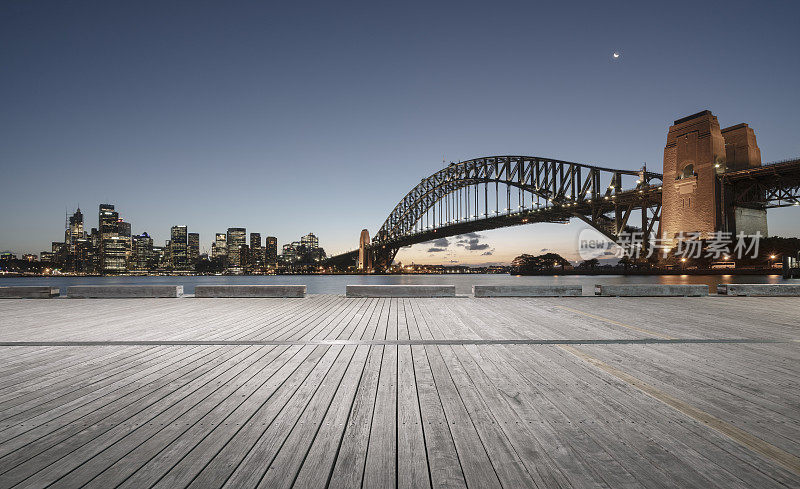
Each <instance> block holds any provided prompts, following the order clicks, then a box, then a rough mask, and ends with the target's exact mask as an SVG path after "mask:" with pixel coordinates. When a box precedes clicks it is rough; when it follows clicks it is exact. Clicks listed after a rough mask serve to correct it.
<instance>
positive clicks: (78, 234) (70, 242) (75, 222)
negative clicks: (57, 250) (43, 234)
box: [64, 207, 85, 251]
mask: <svg viewBox="0 0 800 489" xmlns="http://www.w3.org/2000/svg"><path fill="white" fill-rule="evenodd" d="M84 237H85V234H84V232H83V213H82V212H81V208H80V207H78V210H76V211H75V213H74V214H72V215H71V216H70V217H69V225H68V226H67V230H66V233H65V236H64V243H66V244H67V246H69V247H70V251H74V249H75V248H74V247H75V242H76V241H77V240H79V239H82V238H84Z"/></svg>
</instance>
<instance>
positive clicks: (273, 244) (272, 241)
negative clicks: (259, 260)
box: [264, 236, 278, 265]
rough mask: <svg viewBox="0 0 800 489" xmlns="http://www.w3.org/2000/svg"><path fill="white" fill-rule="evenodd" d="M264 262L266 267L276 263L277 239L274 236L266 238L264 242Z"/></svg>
mask: <svg viewBox="0 0 800 489" xmlns="http://www.w3.org/2000/svg"><path fill="white" fill-rule="evenodd" d="M264 261H265V262H266V263H267V265H274V264H276V263H277V262H278V238H276V237H275V236H267V238H266V239H265V240H264Z"/></svg>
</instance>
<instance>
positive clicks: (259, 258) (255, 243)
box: [249, 233, 264, 269]
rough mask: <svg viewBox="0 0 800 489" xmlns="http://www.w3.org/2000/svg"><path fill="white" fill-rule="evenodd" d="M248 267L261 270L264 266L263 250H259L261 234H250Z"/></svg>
mask: <svg viewBox="0 0 800 489" xmlns="http://www.w3.org/2000/svg"><path fill="white" fill-rule="evenodd" d="M249 263H250V266H251V267H252V268H254V269H261V268H263V266H264V250H263V249H262V248H261V233H250V260H249Z"/></svg>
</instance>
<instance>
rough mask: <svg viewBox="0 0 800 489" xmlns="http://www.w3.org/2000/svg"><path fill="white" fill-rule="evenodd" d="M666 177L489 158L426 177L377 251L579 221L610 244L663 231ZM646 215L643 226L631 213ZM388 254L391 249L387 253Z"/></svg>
mask: <svg viewBox="0 0 800 489" xmlns="http://www.w3.org/2000/svg"><path fill="white" fill-rule="evenodd" d="M661 181H662V175H661V174H658V173H653V172H648V171H646V170H645V169H642V170H641V171H638V172H637V171H631V170H614V169H610V168H604V167H599V166H593V165H586V164H581V163H573V162H568V161H561V160H555V159H551V158H542V157H536V156H488V157H482V158H476V159H472V160H468V161H462V162H459V163H451V164H450V165H448V166H447V167H446V168H444V169H442V170H440V171H438V172H436V173H434V174H433V175H431V176H429V177H427V178H424V179H422V180H421V181H420V183H419V184H418V185H416V186H415V187H414V188H413V189H412V190H411V191H410V192H409V193H408V194H406V195H405V197H403V199H402V200H401V201H400V202H399V203H398V204H397V205H396V206H395V208H394V209H393V210H392V212H391V213H390V214H389V216H388V217H387V219H386V221H385V222H384V223H383V225H382V226H381V228H380V229H379V230H378V232H377V233H376V234H375V236H374V238H373V239H372V242H371V245H370V247H371V248H372V249H373V250H375V252H376V254H378V255H381V254H382V255H383V259H381V258H380V256H379V257H378V258H376V260H377V262H376V264H378V263H379V262H381V261H383V262H384V265H385V264H386V263H385V262H386V261H387V260H388V261H389V263H390V262H391V260H392V259H393V258H394V254H395V253H396V251H397V249H398V248H400V247H402V246H408V245H410V244H415V243H420V242H424V241H428V240H431V239H436V238H437V237H446V236H453V235H456V234H464V233H466V232H470V231H479V230H487V229H494V228H499V227H506V226H511V225H518V224H527V223H533V222H559V223H565V222H568V221H569V220H570V219H571V218H575V217H577V218H579V219H581V220H583V221H585V222H587V223H588V224H590V225H591V226H593V227H594V228H596V229H597V230H598V231H600V232H601V233H603V234H604V235H605V236H607V237H608V238H609V239H612V240H614V241H617V240H618V239H619V237H620V234H621V233H622V232H623V231H626V230H627V231H632V230H638V231H641V232H644V233H645V235H646V236H650V235H652V234H653V233H657V232H658V222H659V220H660V210H661V183H662V182H661ZM634 214H639V216H640V217H641V220H640V221H639V222H638V223H637V224H638V226H632V225H631V223H632V221H631V216H632V215H634ZM381 250H383V251H381Z"/></svg>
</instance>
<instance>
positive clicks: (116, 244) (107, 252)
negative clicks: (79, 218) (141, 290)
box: [98, 204, 125, 274]
mask: <svg viewBox="0 0 800 489" xmlns="http://www.w3.org/2000/svg"><path fill="white" fill-rule="evenodd" d="M119 220H120V219H119V214H118V213H117V212H116V211H115V210H114V206H113V205H111V204H100V214H99V216H98V221H99V223H100V272H101V273H104V274H106V273H110V274H114V273H121V272H124V271H125V241H124V240H120V237H119Z"/></svg>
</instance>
